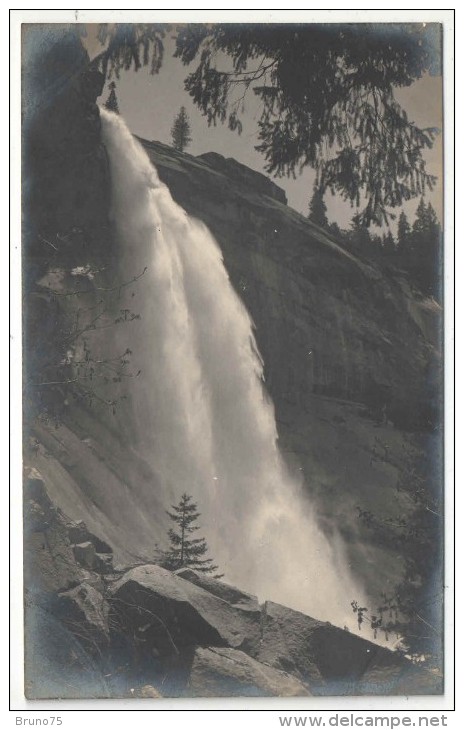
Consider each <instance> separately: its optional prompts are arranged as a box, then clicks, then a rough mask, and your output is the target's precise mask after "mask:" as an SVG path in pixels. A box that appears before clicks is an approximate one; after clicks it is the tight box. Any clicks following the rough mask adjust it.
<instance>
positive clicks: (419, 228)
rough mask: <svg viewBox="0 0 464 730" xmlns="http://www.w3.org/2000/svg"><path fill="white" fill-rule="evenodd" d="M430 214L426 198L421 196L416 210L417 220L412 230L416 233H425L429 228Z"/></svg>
mask: <svg viewBox="0 0 464 730" xmlns="http://www.w3.org/2000/svg"><path fill="white" fill-rule="evenodd" d="M428 225H429V216H428V214H427V206H426V205H425V200H424V198H423V197H421V199H420V202H419V205H418V207H417V210H416V220H415V221H414V223H413V226H412V230H413V231H414V233H425V232H427V230H428Z"/></svg>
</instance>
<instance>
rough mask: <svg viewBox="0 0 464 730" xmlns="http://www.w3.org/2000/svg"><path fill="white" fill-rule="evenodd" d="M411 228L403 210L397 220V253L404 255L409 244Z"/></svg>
mask: <svg viewBox="0 0 464 730" xmlns="http://www.w3.org/2000/svg"><path fill="white" fill-rule="evenodd" d="M410 237H411V226H410V225H409V221H408V218H407V216H406V213H405V212H404V210H402V211H401V213H400V217H399V218H398V251H399V252H400V253H404V252H405V251H406V250H407V249H408V246H409V244H410Z"/></svg>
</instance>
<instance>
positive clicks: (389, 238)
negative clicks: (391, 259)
mask: <svg viewBox="0 0 464 730" xmlns="http://www.w3.org/2000/svg"><path fill="white" fill-rule="evenodd" d="M382 249H383V252H384V253H385V254H387V255H388V254H392V253H395V251H396V246H395V240H394V238H393V235H392V233H391V231H388V233H384V234H383V236H382Z"/></svg>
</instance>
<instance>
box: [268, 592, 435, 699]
mask: <svg viewBox="0 0 464 730" xmlns="http://www.w3.org/2000/svg"><path fill="white" fill-rule="evenodd" d="M258 659H259V660H260V661H262V662H265V663H267V664H270V665H272V666H275V667H278V668H281V669H284V670H286V671H289V672H291V673H292V674H294V675H296V676H298V677H300V678H301V679H302V680H303V681H305V682H307V683H308V684H309V686H310V687H311V690H312V691H313V692H314V694H328V695H353V694H382V695H389V694H408V692H407V691H406V690H407V689H408V688H410V687H413V686H414V687H415V689H414V694H430V693H431V686H432V682H431V678H430V676H429V675H428V674H427V673H425V672H423V671H421V670H419V669H418V668H416V667H415V666H414V665H413V664H412V663H411V662H409V661H408V660H407V659H405V658H404V657H403V656H402V655H401V654H399V653H398V652H393V651H390V650H388V649H385V648H383V647H381V646H379V645H378V644H373V643H372V642H371V641H367V640H366V639H362V638H361V637H359V636H356V635H355V634H352V633H350V632H349V631H346V630H343V629H339V628H338V627H336V626H332V625H331V624H330V623H324V622H322V621H318V620H316V619H313V618H311V617H310V616H306V615H305V614H302V613H299V612H298V611H294V610H292V609H290V608H286V607H285V606H280V605H278V604H276V603H272V602H270V601H268V602H266V604H265V607H264V614H263V621H262V643H261V646H260V651H259V654H258ZM437 691H439V690H438V689H437V687H436V684H435V692H432V693H437ZM411 693H412V692H411Z"/></svg>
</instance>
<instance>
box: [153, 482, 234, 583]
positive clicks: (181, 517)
mask: <svg viewBox="0 0 464 730" xmlns="http://www.w3.org/2000/svg"><path fill="white" fill-rule="evenodd" d="M192 499H193V498H192V497H191V496H190V495H189V494H185V493H184V494H183V495H182V496H181V498H180V501H179V503H178V504H177V505H172V509H173V512H167V514H168V515H169V517H170V518H171V520H172V521H173V522H175V523H176V525H177V528H175V529H173V528H171V529H170V530H169V531H168V536H169V540H170V542H171V547H170V549H169V550H168V551H167V552H166V553H165V554H164V561H163V563H164V565H165V566H166V567H167V568H169V569H170V570H178V569H179V568H192V569H193V570H197V571H198V572H200V573H214V572H215V571H216V570H217V569H218V566H217V565H213V560H212V558H207V557H205V555H206V553H207V552H208V545H207V543H206V540H205V538H204V537H199V538H192V537H190V536H191V535H192V533H193V532H196V531H197V530H199V529H200V528H199V526H198V525H195V524H194V522H196V521H197V519H198V518H199V517H200V513H199V512H198V509H197V505H196V504H195V502H193V501H192ZM213 577H214V578H220V577H221V576H220V575H215V576H213Z"/></svg>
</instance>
